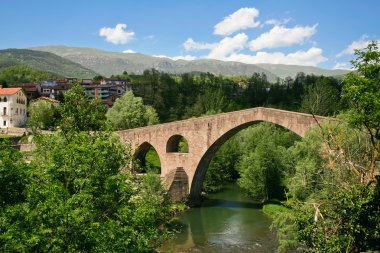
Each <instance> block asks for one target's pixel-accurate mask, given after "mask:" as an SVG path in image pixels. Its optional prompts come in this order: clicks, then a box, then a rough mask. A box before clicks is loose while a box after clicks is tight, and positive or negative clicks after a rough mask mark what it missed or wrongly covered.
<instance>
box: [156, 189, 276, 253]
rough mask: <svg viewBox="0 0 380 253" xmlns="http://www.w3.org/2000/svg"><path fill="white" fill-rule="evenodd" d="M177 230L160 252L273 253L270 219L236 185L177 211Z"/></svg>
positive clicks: (274, 240)
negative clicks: (178, 215)
mask: <svg viewBox="0 0 380 253" xmlns="http://www.w3.org/2000/svg"><path fill="white" fill-rule="evenodd" d="M179 221H180V222H181V223H183V224H184V227H183V230H182V232H181V233H179V234H177V235H176V237H175V238H174V239H172V240H170V241H168V242H166V243H165V244H164V245H163V247H162V248H161V250H162V251H163V252H165V251H168V252H173V253H178V252H198V253H206V252H207V253H214V252H215V253H216V252H218V253H220V252H231V253H232V252H234V253H239V252H245V253H246V252H247V253H249V252H275V251H276V248H277V240H276V236H275V234H274V233H273V232H271V231H270V230H269V226H270V223H271V221H270V219H269V218H268V217H267V216H265V214H264V213H263V212H262V211H261V210H260V208H259V206H257V205H256V204H255V203H254V202H253V201H251V200H250V199H249V198H248V197H246V196H245V195H244V192H243V191H242V190H241V189H240V188H239V187H238V186H237V185H236V184H231V185H228V186H227V187H226V188H225V189H224V190H223V191H222V192H219V193H215V194H210V195H209V197H208V199H207V200H205V201H203V203H202V206H201V207H199V208H192V209H190V210H188V211H186V212H184V213H182V214H181V216H180V217H179Z"/></svg>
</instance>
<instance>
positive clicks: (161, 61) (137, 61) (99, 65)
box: [30, 46, 277, 81]
mask: <svg viewBox="0 0 380 253" xmlns="http://www.w3.org/2000/svg"><path fill="white" fill-rule="evenodd" d="M30 49H32V50H38V51H45V52H50V53H53V54H56V55H59V56H62V57H64V58H66V59H69V60H71V61H73V62H76V63H78V64H81V65H82V66H85V67H86V68H89V69H92V70H94V71H96V72H98V73H100V74H101V75H104V76H110V75H115V74H121V73H123V72H124V71H127V72H128V73H135V74H141V73H143V71H144V70H146V69H151V68H155V69H157V70H159V71H162V72H167V73H173V74H181V73H188V72H210V73H213V74H215V75H219V74H220V75H226V76H251V75H252V74H253V73H264V74H266V75H267V78H268V80H270V81H275V80H276V79H277V76H276V75H274V74H272V73H271V72H270V71H267V70H265V69H262V68H260V67H258V66H256V65H252V64H244V63H239V62H224V61H218V60H210V59H202V60H193V61H185V60H177V61H174V60H171V59H168V58H160V57H153V56H148V55H144V54H139V53H119V52H108V51H102V50H98V49H93V48H81V47H66V46H44V47H33V48H30Z"/></svg>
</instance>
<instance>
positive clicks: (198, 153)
mask: <svg viewBox="0 0 380 253" xmlns="http://www.w3.org/2000/svg"><path fill="white" fill-rule="evenodd" d="M324 120H329V118H326V117H321V116H313V115H310V114H305V113H298V112H291V111H285V110H278V109H272V108H264V107H256V108H251V109H246V110H240V111H234V112H228V113H221V114H216V115H211V116H204V117H199V118H191V119H187V120H181V121H175V122H170V123H164V124H158V125H151V126H147V127H141V128H135V129H128V130H123V131H118V132H117V133H118V134H119V136H120V138H121V140H122V142H123V143H124V144H125V145H131V148H132V152H133V153H134V157H135V158H139V159H144V157H145V155H146V153H147V152H148V150H149V148H150V147H153V148H154V149H155V150H156V151H157V154H158V156H159V158H160V162H161V177H162V179H163V181H164V182H165V184H166V185H167V187H168V189H169V191H170V194H171V196H172V199H173V200H175V201H179V200H182V199H184V198H187V197H189V199H190V202H191V203H192V204H193V205H197V204H199V203H200V195H201V190H202V184H203V179H204V177H205V175H206V171H207V168H208V166H209V164H210V161H211V159H212V157H213V156H214V155H215V153H216V151H217V150H218V149H219V148H220V146H221V145H222V144H223V143H224V142H225V141H227V140H228V139H229V138H230V137H231V136H233V135H234V134H236V133H237V132H239V131H240V130H242V129H244V128H247V127H248V126H251V125H253V124H255V123H258V122H263V121H265V122H271V123H274V124H276V125H280V126H282V127H284V128H286V129H289V130H290V131H292V132H294V133H296V134H298V135H299V136H301V137H303V136H304V135H305V133H306V131H307V129H308V128H309V127H310V126H313V125H316V124H317V122H321V121H324ZM182 137H183V138H184V139H185V140H186V141H187V143H188V152H187V153H180V152H178V146H179V142H180V139H181V138H182Z"/></svg>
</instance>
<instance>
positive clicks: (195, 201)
mask: <svg viewBox="0 0 380 253" xmlns="http://www.w3.org/2000/svg"><path fill="white" fill-rule="evenodd" d="M261 122H263V121H253V122H248V123H245V124H242V125H240V126H238V127H235V128H233V129H230V130H229V131H228V132H226V133H225V134H224V135H222V136H221V137H219V138H218V139H217V140H216V141H215V142H214V143H213V144H212V145H211V146H210V147H209V148H208V150H207V151H206V152H205V153H204V155H203V156H202V158H201V159H200V161H199V163H198V165H197V168H196V170H195V174H194V177H193V180H192V182H191V188H190V195H189V201H190V204H191V205H193V206H197V205H200V204H201V192H202V190H203V187H204V182H205V178H206V174H207V171H208V169H209V167H210V163H211V161H212V160H213V158H214V157H216V155H217V152H218V151H219V150H220V148H221V147H222V146H223V144H225V143H226V142H227V141H228V140H231V138H232V137H233V136H236V135H237V134H238V133H240V132H241V131H242V130H244V129H246V128H248V127H250V126H252V125H257V124H258V123H261ZM269 123H270V124H273V125H274V126H276V127H279V128H280V129H285V130H288V131H289V132H291V133H292V135H293V136H294V138H295V139H297V138H300V136H299V135H298V134H297V133H296V132H294V131H292V130H290V129H288V128H285V127H283V126H281V125H278V124H275V123H271V122H269ZM296 136H297V137H296ZM237 146H239V145H237ZM240 147H241V146H240ZM236 148H239V147H236ZM238 152H240V150H239V151H238ZM217 162H219V163H220V162H222V164H223V162H225V161H223V160H222V161H217ZM234 162H235V163H236V162H237V159H236V160H235V161H234ZM236 172H237V171H236ZM222 173H223V172H222ZM233 176H236V175H233ZM236 178H237V177H236ZM236 178H235V180H236Z"/></svg>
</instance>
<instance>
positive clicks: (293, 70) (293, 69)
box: [256, 63, 350, 79]
mask: <svg viewBox="0 0 380 253" xmlns="http://www.w3.org/2000/svg"><path fill="white" fill-rule="evenodd" d="M256 65H257V66H259V67H261V68H263V69H266V70H268V71H270V72H272V73H273V74H275V75H276V76H278V77H280V78H282V79H284V78H285V77H288V76H290V77H293V78H294V77H295V76H296V75H297V73H299V72H303V73H305V74H314V75H317V76H322V75H323V76H342V75H344V74H346V73H348V72H350V71H349V70H343V69H322V68H317V67H313V66H299V65H285V64H268V63H259V64H256Z"/></svg>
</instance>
